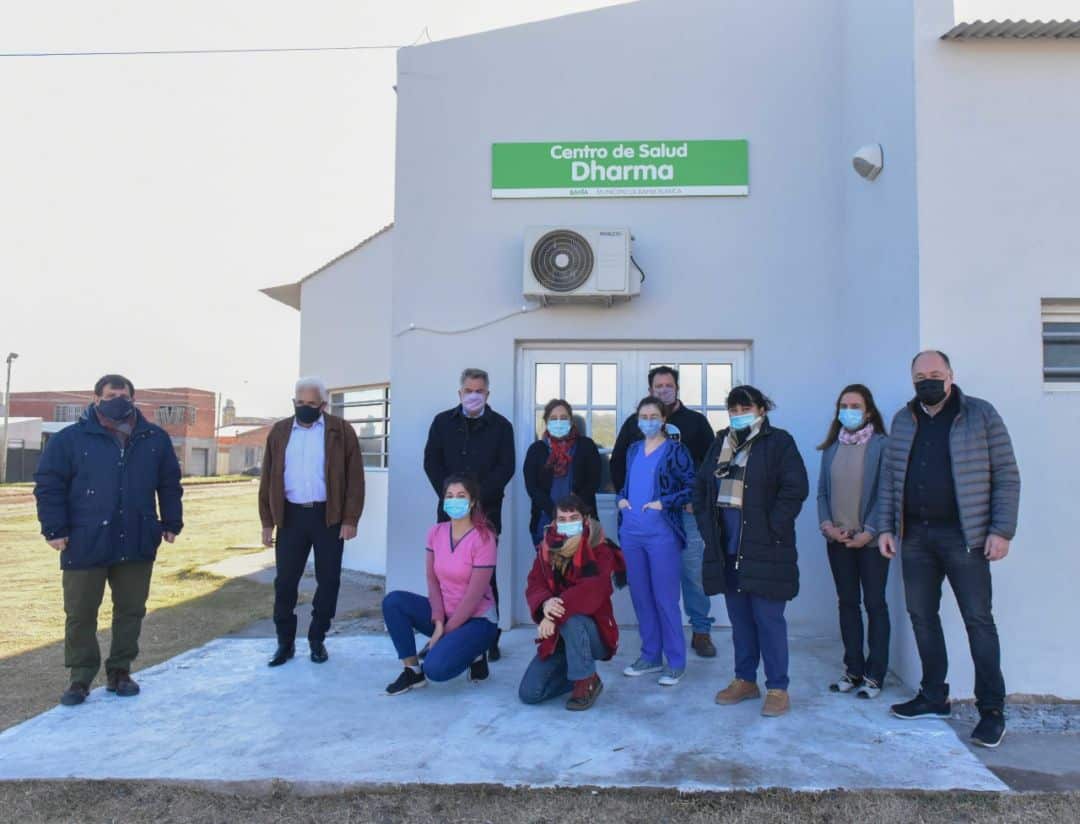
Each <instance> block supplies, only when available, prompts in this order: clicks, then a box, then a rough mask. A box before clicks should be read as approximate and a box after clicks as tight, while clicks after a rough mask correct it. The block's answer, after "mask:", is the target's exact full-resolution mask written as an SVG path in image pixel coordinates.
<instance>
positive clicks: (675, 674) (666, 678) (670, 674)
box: [656, 667, 686, 687]
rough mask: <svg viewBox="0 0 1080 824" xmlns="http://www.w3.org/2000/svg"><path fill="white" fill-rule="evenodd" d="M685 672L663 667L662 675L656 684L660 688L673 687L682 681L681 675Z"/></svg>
mask: <svg viewBox="0 0 1080 824" xmlns="http://www.w3.org/2000/svg"><path fill="white" fill-rule="evenodd" d="M685 672H686V670H681V669H680V670H677V669H672V668H671V667H664V674H663V675H661V676H660V677H659V678H658V679H657V681H656V683H657V684H659V685H660V686H661V687H674V686H675V685H676V684H678V683H679V682H680V681H682V677H683V673H685Z"/></svg>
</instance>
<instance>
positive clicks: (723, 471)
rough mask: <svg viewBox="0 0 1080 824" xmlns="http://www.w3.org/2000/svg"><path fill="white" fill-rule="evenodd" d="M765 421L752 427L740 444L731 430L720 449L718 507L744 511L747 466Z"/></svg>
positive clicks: (762, 420) (717, 489)
mask: <svg viewBox="0 0 1080 824" xmlns="http://www.w3.org/2000/svg"><path fill="white" fill-rule="evenodd" d="M764 421H765V419H764V418H761V419H760V420H758V422H757V423H755V424H754V425H753V426H752V427H750V433H749V434H748V435H747V436H746V438H745V439H744V440H743V441H742V442H741V443H740V442H739V441H738V440H736V438H735V430H734V429H729V430H728V434H727V437H726V438H724V445H723V446H722V447H720V454H719V456H717V458H716V469H715V470H714V471H713V475H715V476H716V479H717V483H716V505H717V506H727V507H732V508H734V509H742V501H743V478H744V476H745V474H746V464H747V462H749V460H750V447H751V446H752V445H753V443H754V441H755V440H757V437H758V435H760V434H761V425H762V424H763V423H764Z"/></svg>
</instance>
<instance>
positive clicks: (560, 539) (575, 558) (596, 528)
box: [542, 518, 604, 579]
mask: <svg viewBox="0 0 1080 824" xmlns="http://www.w3.org/2000/svg"><path fill="white" fill-rule="evenodd" d="M602 540H604V530H603V527H601V526H600V522H599V521H596V520H594V519H592V518H586V519H585V522H584V524H582V526H581V534H580V535H575V536H574V537H572V538H567V537H565V536H563V535H561V534H559V530H558V528H557V527H556V525H555V524H554V523H552V524H551V525H550V526H549V527H548V528H547V531H546V533H545V535H544V542H543V546H542V549H543V551H545V552H546V553H547V555H548V560H550V562H551V568H552V569H553V570H555V573H556V574H557V575H558V576H559V577H561V578H564V579H565V578H566V577H567V575H566V574H567V571H568V570H569V569H570V567H571V566H573V567H575V569H576V571H580V570H581V567H582V566H583V565H584V564H585V561H586V558H585V555H586V553H584V552H581V549H582V547H583V546H584V547H593V546H596V545H597V544H598V543H600V541H602Z"/></svg>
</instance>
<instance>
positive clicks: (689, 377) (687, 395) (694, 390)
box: [679, 363, 701, 406]
mask: <svg viewBox="0 0 1080 824" xmlns="http://www.w3.org/2000/svg"><path fill="white" fill-rule="evenodd" d="M679 399H680V400H682V402H683V403H685V404H686V405H687V406H701V364H700V363H680V364H679Z"/></svg>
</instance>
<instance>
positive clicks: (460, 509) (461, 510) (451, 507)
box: [442, 498, 469, 521]
mask: <svg viewBox="0 0 1080 824" xmlns="http://www.w3.org/2000/svg"><path fill="white" fill-rule="evenodd" d="M442 508H443V512H445V513H446V514H447V515H449V516H450V517H451V518H452V519H454V520H455V521H456V520H458V519H459V518H464V517H465V516H466V515H468V514H469V499H468V498H445V499H444V500H443V502H442Z"/></svg>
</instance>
